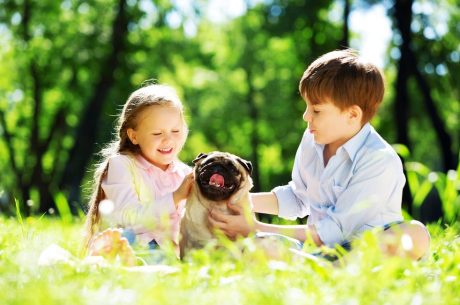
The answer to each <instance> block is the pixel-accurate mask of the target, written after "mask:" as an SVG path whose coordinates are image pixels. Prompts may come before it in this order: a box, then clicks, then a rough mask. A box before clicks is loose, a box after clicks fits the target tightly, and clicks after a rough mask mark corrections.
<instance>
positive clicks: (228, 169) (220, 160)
mask: <svg viewBox="0 0 460 305" xmlns="http://www.w3.org/2000/svg"><path fill="white" fill-rule="evenodd" d="M193 163H194V164H195V181H196V183H197V184H198V187H199V189H200V192H201V194H202V195H203V196H204V197H205V198H206V199H209V200H212V201H220V200H226V199H228V198H230V196H231V195H233V194H234V193H235V192H236V191H238V190H239V189H240V186H241V184H242V183H243V182H244V181H246V176H248V175H250V174H251V172H252V165H251V162H249V161H246V160H243V159H241V158H240V157H237V156H235V155H232V154H229V153H225V152H211V153H209V154H199V155H198V156H197V157H196V159H195V160H193Z"/></svg>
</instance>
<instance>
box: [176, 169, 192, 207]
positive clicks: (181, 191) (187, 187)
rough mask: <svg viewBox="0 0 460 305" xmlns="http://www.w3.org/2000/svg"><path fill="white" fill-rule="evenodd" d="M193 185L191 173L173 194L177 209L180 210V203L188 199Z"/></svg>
mask: <svg viewBox="0 0 460 305" xmlns="http://www.w3.org/2000/svg"><path fill="white" fill-rule="evenodd" d="M192 185H193V173H190V174H188V175H187V176H185V177H184V180H183V181H182V184H181V185H180V186H179V187H178V188H177V190H175V191H174V192H173V200H174V205H175V206H176V209H177V208H178V206H179V203H180V202H181V201H182V200H184V199H187V197H188V195H189V194H190V191H191V189H192Z"/></svg>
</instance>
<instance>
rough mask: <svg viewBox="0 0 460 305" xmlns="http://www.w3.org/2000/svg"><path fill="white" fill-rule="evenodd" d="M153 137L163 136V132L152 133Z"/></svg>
mask: <svg viewBox="0 0 460 305" xmlns="http://www.w3.org/2000/svg"><path fill="white" fill-rule="evenodd" d="M152 135H153V136H161V132H152Z"/></svg>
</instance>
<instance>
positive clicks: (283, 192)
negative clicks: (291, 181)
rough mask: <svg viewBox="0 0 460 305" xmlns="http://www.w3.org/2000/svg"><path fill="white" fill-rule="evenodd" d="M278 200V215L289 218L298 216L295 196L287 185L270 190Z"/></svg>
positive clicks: (292, 218)
mask: <svg viewBox="0 0 460 305" xmlns="http://www.w3.org/2000/svg"><path fill="white" fill-rule="evenodd" d="M272 193H274V194H275V196H276V198H277V200H278V216H279V217H282V218H286V219H289V220H294V219H296V218H297V217H298V208H297V204H296V202H297V197H296V196H295V194H294V192H293V191H292V189H291V187H290V186H289V185H283V186H277V187H275V188H274V189H273V190H272Z"/></svg>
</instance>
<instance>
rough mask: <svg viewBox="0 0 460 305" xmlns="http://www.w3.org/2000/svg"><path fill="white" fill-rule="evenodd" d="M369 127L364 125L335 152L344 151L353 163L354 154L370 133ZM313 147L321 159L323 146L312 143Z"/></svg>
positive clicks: (367, 124)
mask: <svg viewBox="0 0 460 305" xmlns="http://www.w3.org/2000/svg"><path fill="white" fill-rule="evenodd" d="M371 129H372V127H371V125H370V124H369V123H366V124H365V125H364V126H363V127H362V128H361V130H360V131H359V132H358V133H357V134H355V135H354V136H353V137H352V138H351V139H350V140H348V141H347V142H346V143H345V144H343V145H342V146H341V147H339V149H338V150H337V153H338V152H339V150H342V149H343V150H345V151H346V152H347V154H348V157H349V158H350V160H351V161H352V162H353V161H354V160H355V156H356V153H357V152H358V150H359V149H360V148H361V146H363V144H364V142H365V141H366V138H367V136H368V135H369V133H370V132H371ZM313 143H314V146H315V149H316V153H317V154H318V156H319V157H320V158H321V160H322V159H323V151H324V145H323V144H317V143H315V142H314V140H313Z"/></svg>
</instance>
